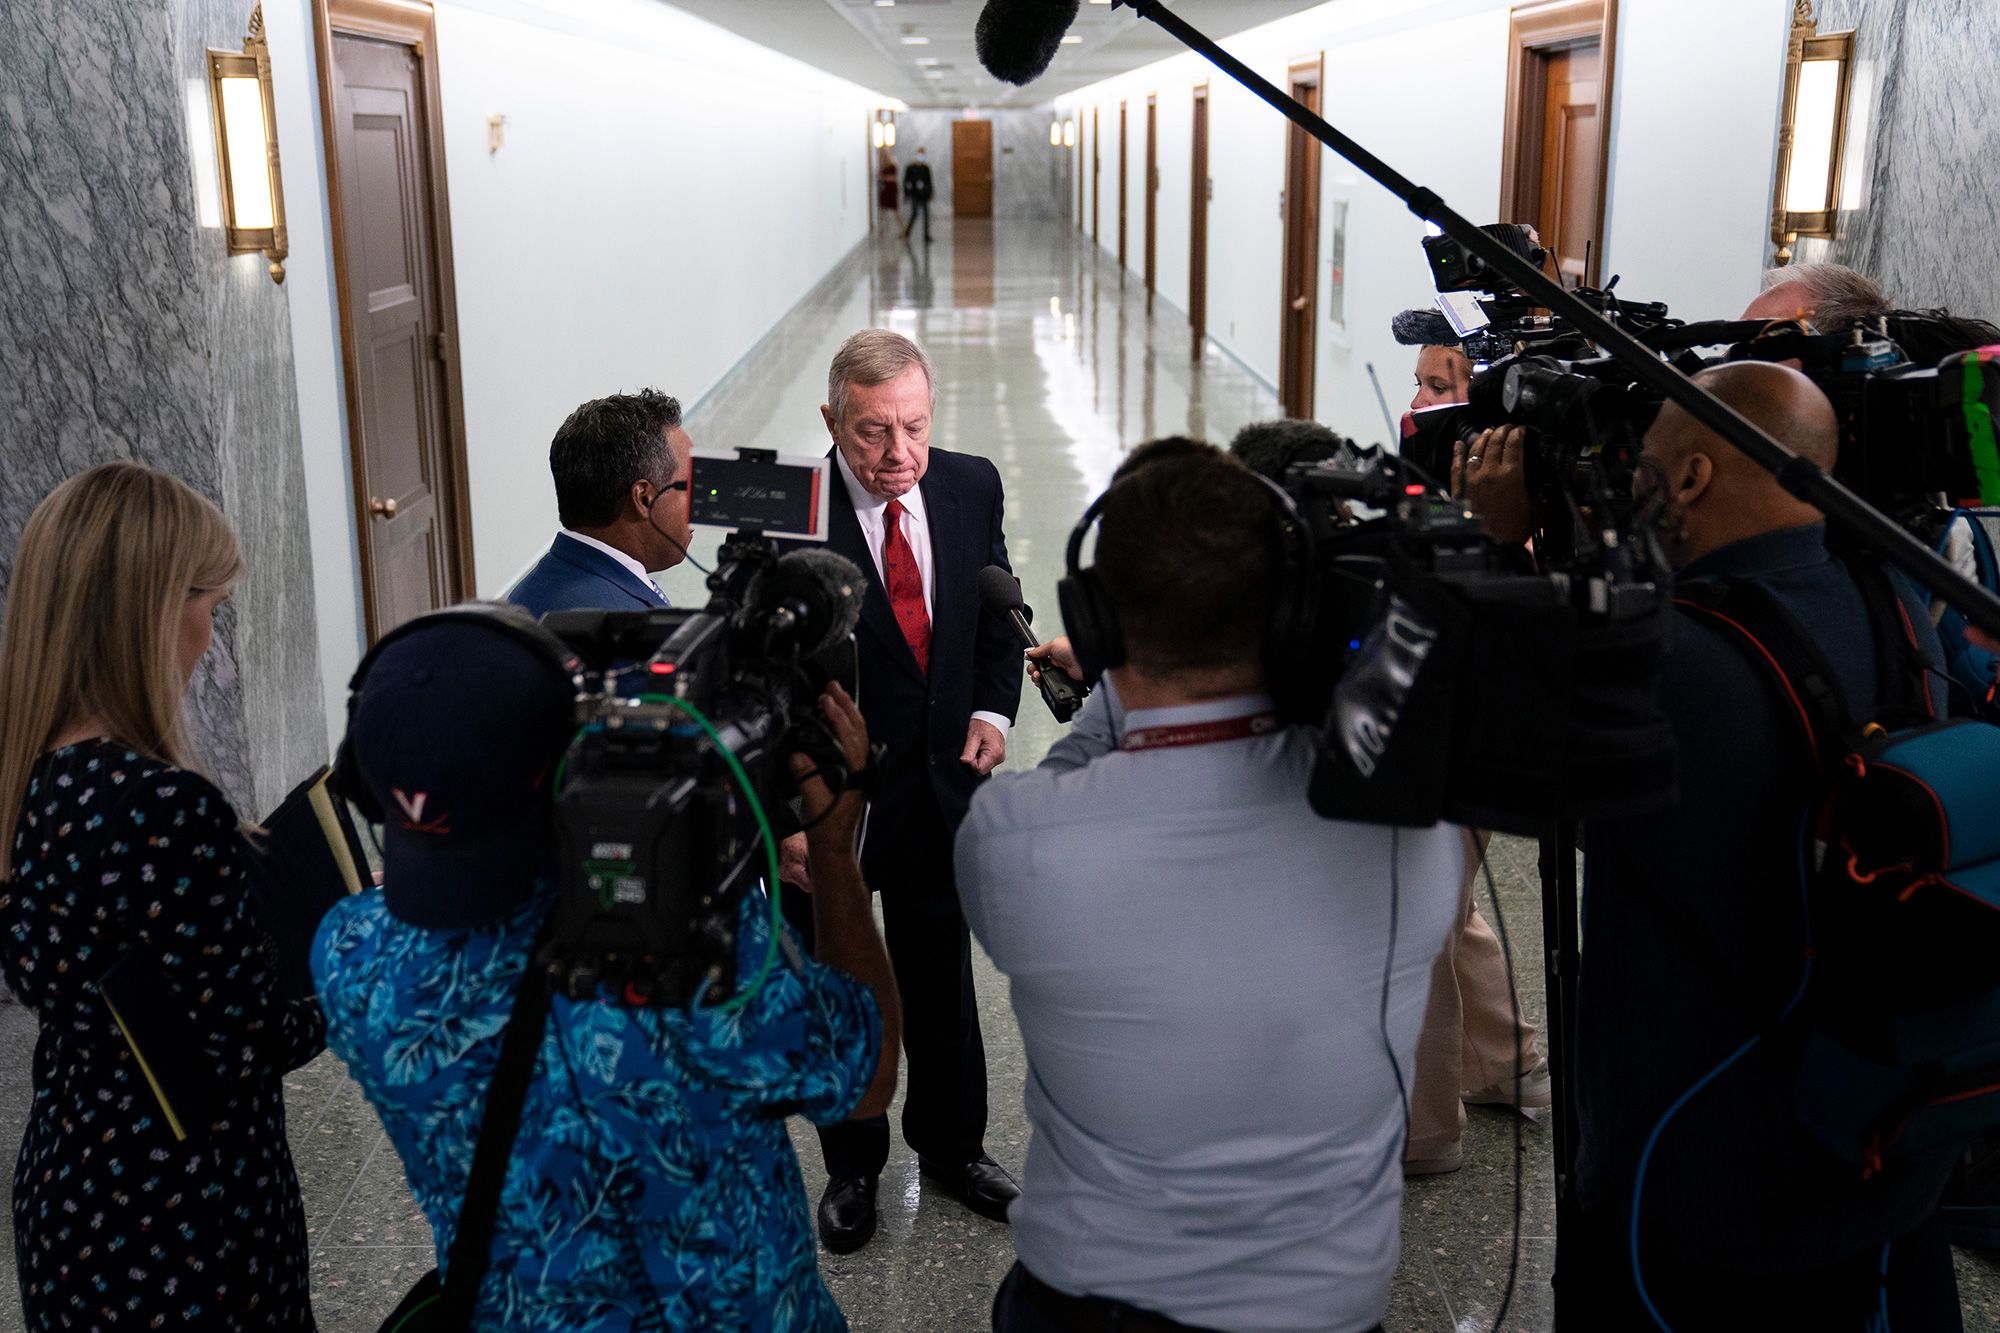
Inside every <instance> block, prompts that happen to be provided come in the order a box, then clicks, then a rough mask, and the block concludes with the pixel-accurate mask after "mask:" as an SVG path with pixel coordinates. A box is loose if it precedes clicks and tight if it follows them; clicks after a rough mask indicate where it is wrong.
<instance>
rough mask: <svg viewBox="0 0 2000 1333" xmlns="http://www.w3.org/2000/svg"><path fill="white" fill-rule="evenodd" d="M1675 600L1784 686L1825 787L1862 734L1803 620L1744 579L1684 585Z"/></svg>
mask: <svg viewBox="0 0 2000 1333" xmlns="http://www.w3.org/2000/svg"><path fill="white" fill-rule="evenodd" d="M1674 604H1675V605H1676V606H1678V607H1680V608H1681V609H1682V610H1683V611H1684V612H1686V613H1688V614H1689V615H1691V616H1692V617H1693V618H1694V619H1695V620H1698V621H1700V622H1701V623H1703V624H1706V625H1709V626H1711V627H1713V628H1715V629H1717V630H1719V631H1720V632H1721V633H1722V634H1723V636H1724V637H1725V638H1728V639H1730V640H1732V641H1733V642H1735V643H1736V644H1737V645H1738V646H1739V647H1741V648H1742V649H1743V650H1744V652H1745V653H1746V654H1747V655H1748V656H1749V657H1750V659H1751V661H1752V662H1753V663H1755V664H1756V666H1757V668H1758V669H1759V671H1761V672H1762V673H1763V674H1764V676H1765V677H1766V678H1767V679H1769V680H1770V681H1771V682H1772V684H1773V685H1774V686H1775V687H1776V688H1777V691H1778V697H1779V698H1780V699H1782V700H1783V701H1784V703H1785V706H1786V708H1785V711H1786V712H1787V713H1788V714H1789V716H1790V718H1791V720H1792V722H1793V723H1795V724H1796V725H1795V726H1794V727H1793V731H1792V734H1793V736H1794V737H1795V738H1796V740H1797V741H1798V756H1799V759H1800V761H1801V766H1802V767H1803V769H1804V771H1805V772H1807V773H1808V774H1810V775H1811V776H1812V778H1813V780H1814V782H1815V783H1817V784H1820V785H1822V786H1823V785H1824V783H1825V782H1826V780H1827V779H1828V778H1830V777H1831V776H1832V771H1833V769H1834V767H1835V766H1836V765H1837V764H1838V763H1839V762H1840V758H1841V756H1842V755H1843V754H1845V753H1846V752H1847V750H1848V749H1849V748H1851V746H1850V744H1849V741H1850V738H1851V737H1854V736H1855V735H1857V734H1858V733H1857V728H1856V727H1855V724H1854V719H1853V714H1852V713H1850V712H1849V711H1848V706H1847V694H1846V691H1845V690H1843V689H1842V688H1841V684H1840V678H1839V677H1838V676H1836V675H1834V673H1833V667H1832V666H1831V665H1830V664H1829V663H1828V662H1827V660H1826V654H1825V653H1823V652H1821V651H1820V647H1819V645H1818V644H1817V643H1815V642H1813V639H1812V636H1811V635H1809V634H1807V633H1806V631H1805V627H1804V626H1802V625H1800V624H1799V622H1798V618H1797V617H1796V616H1794V615H1793V614H1792V613H1791V612H1790V611H1787V610H1786V609H1785V607H1784V605H1783V604H1782V603H1780V602H1779V601H1778V599H1777V598H1776V597H1774V596H1772V595H1771V593H1770V592H1768V591H1766V590H1765V589H1764V588H1763V587H1762V586H1760V585H1758V584H1755V583H1750V582H1746V581H1744V580H1742V579H1720V578H1718V579H1695V580H1693V581H1691V582H1687V583H1683V584H1681V585H1680V586H1679V587H1678V588H1676V589H1675V590H1674Z"/></svg>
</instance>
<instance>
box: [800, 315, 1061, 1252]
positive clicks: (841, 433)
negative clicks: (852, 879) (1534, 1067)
mask: <svg viewBox="0 0 2000 1333" xmlns="http://www.w3.org/2000/svg"><path fill="white" fill-rule="evenodd" d="M936 407H937V377H936V375H935V373H934V372H933V370H932V367H931V361H930V357H929V356H927V355H926V354H925V353H924V350H923V349H922V348H921V347H919V346H917V344H916V343H914V342H911V341H910V340H909V339H908V338H905V337H903V336H902V335H901V334H898V333H892V332H890V331H888V330H886V329H868V330H865V331H863V332H861V333H857V334H855V335H854V336H853V337H851V338H849V339H848V340H847V341H846V342H845V343H843V344H842V345H841V348H840V350H839V352H838V353H837V354H836V355H835V356H834V359H833V365H832V367H831V368H830V369H829V370H828V372H827V402H826V405H825V406H823V407H822V408H821V409H820V414H821V416H822V418H823V419H824V422H825V425H826V429H827V432H828V434H830V435H831V436H832V437H833V448H832V450H831V451H830V452H831V456H832V458H833V461H834V467H835V471H836V474H837V477H838V480H837V481H836V483H835V484H834V487H833V497H832V504H831V509H830V514H829V518H828V532H829V538H828V542H827V549H829V550H832V551H837V552H839V553H840V554H841V555H844V556H846V557H847V558H848V559H850V560H852V561H854V563H855V564H857V565H859V566H860V567H861V568H862V569H863V570H865V571H867V573H868V591H867V594H866V596H865V598H864V600H863V604H862V613H861V624H860V627H859V629H858V630H857V631H856V634H855V640H856V645H857V650H858V652H859V654H860V680H861V697H860V700H859V702H860V705H861V711H862V713H863V714H864V715H865V716H866V717H867V719H868V732H869V735H871V736H873V737H874V738H875V739H876V740H877V741H879V742H881V743H882V744H883V745H884V746H886V747H887V751H888V753H887V757H886V758H885V759H884V760H883V762H882V763H881V765H880V766H879V768H878V770H877V773H876V778H875V783H874V786H873V789H872V791H871V792H870V810H869V817H868V830H867V838H866V841H865V842H864V844H863V846H862V850H861V865H862V869H863V870H864V871H865V872H866V874H867V877H868V883H869V886H870V887H871V888H873V889H874V890H876V891H877V892H878V893H880V894H881V895H882V919H883V923H884V926H885V929H886V933H887V935H888V940H889V956H890V958H891V960H893V962H894V963H895V966H896V985H897V987H898V989H899V990H900V991H901V992H902V996H903V1007H904V1014H905V1023H904V1028H903V1051H904V1055H905V1057H906V1058H907V1060H908V1063H909V1071H910V1075H909V1095H908V1097H907V1098H906V1100H905V1101H904V1104H903V1138H904V1140H905V1141H906V1142H908V1144H909V1145H910V1147H911V1148H912V1149H914V1150H915V1152H916V1154H917V1162H918V1165H919V1167H920V1168H921V1169H922V1171H923V1174H924V1175H925V1176H926V1177H927V1178H928V1179H929V1180H931V1181H932V1182H934V1183H935V1185H936V1186H938V1187H941V1188H942V1189H943V1190H944V1192H945V1193H946V1194H948V1195H950V1196H951V1197H952V1198H954V1199H957V1200H958V1201H960V1202H961V1203H963V1204H965V1206H966V1207H968V1208H970V1209H972V1210H973V1211H975V1212H977V1213H979V1214H981V1215H982V1216H984V1217H989V1218H991V1219H993V1220H994V1221H1005V1220H1006V1217H1007V1207H1008V1205H1009V1204H1010V1203H1012V1202H1013V1200H1014V1198H1015V1197H1016V1196H1017V1195H1018V1194H1019V1192H1020V1191H1019V1190H1018V1188H1017V1187H1016V1186H1015V1184H1014V1181H1013V1179H1012V1178H1011V1177H1010V1176H1009V1175H1008V1174H1007V1172H1006V1171H1005V1170H1003V1169H1002V1168H1001V1167H999V1166H998V1165H996V1164H995V1163H994V1161H993V1159H992V1158H991V1157H989V1156H987V1154H986V1147H985V1136H986V1048H985V1045H984V1043H983V1041H982V1040H981V1036H980V1031H979V1010H978V1004H977V1001H976V1000H975V998H974V996H973V989H972V945H971V940H970V937H969V936H968V935H967V934H966V928H965V918H964V917H963V916H962V915H961V914H960V911H959V906H958V887H957V883H956V880H955V879H954V877H953V873H952V858H951V843H952V835H953V834H955V833H956V832H957V831H958V825H959V822H960V821H961V820H963V819H964V818H965V807H966V804H967V803H968V802H969V801H970V800H971V799H972V794H973V792H975V791H976V790H978V788H979V784H980V783H982V782H983V781H985V780H986V775H987V774H989V773H991V772H992V771H993V769H994V768H995V767H997V766H998V765H999V763H1000V761H1001V760H1002V759H1003V758H1005V757H1006V753H1007V730H1008V728H1009V727H1010V726H1011V724H1012V722H1013V718H1014V711H1015V709H1016V707H1017V706H1018V705H1019V703H1020V697H1021V650H1020V648H1019V647H1018V646H1017V645H1016V643H1015V641H1014V639H1013V638H1012V636H1011V631H1009V629H1008V628H1007V626H1006V624H1005V623H1004V622H1003V621H1001V620H999V619H998V618H997V617H993V616H989V615H987V614H986V612H985V610H984V609H983V608H982V606H981V604H980V598H979V588H978V577H979V571H980V570H981V569H983V568H984V567H986V566H987V565H999V566H1001V567H1002V568H1006V567H1007V539H1006V535H1005V533H1004V531H1003V530H1002V523H1001V520H1002V516H1003V513H1004V500H1003V496H1002V493H1001V487H1000V474H999V471H998V470H997V469H995V468H994V466H993V464H992V463H990V462H988V461H987V460H986V459H984V458H976V457H973V456H971V455H967V454H954V453H947V452H946V451H944V450H942V449H934V448H932V447H931V445H930V436H931V420H932V414H933V412H934V411H935V410H936ZM789 841H790V842H791V843H792V850H791V853H790V854H789V855H788V856H787V857H786V858H785V860H786V865H787V867H788V868H787V870H786V872H785V875H784V878H785V879H786V880H787V881H788V882H792V883H799V884H800V885H801V887H805V888H813V887H816V886H814V885H812V884H811V883H810V876H809V875H805V874H804V871H805V870H806V867H804V866H802V865H801V864H800V861H799V858H798V856H797V839H796V838H794V839H791V840H789ZM802 877H803V878H802ZM786 902H787V903H788V904H790V905H793V906H794V907H796V906H798V905H800V903H801V895H799V894H787V895H786ZM795 924H797V925H800V926H802V927H803V926H805V925H806V924H808V923H806V922H803V921H796V920H795ZM820 1146H821V1147H822V1148H823V1149H824V1151H825V1155H826V1166H827V1175H828V1180H827V1185H826V1191H825V1194H824V1195H823V1196H822V1197H821V1199H820V1204H819V1229H820V1236H821V1238H822V1239H823V1240H825V1242H826V1244H827V1248H828V1249H830V1250H832V1251H834V1252H835V1253H836V1254H839V1253H846V1252H848V1251H851V1250H855V1249H858V1248H859V1247H860V1246H862V1245H864V1244H866V1243H867V1241H868V1238H869V1237H870V1236H871V1235H873V1234H874V1232H875V1226H876V1208H875V1196H876V1187H877V1184H878V1182H879V1180H880V1178H881V1175H882V1168H883V1166H884V1165H885V1164H886V1163H887V1162H888V1159H889V1121H888V1118H887V1117H886V1116H880V1117H876V1118H875V1119H873V1120H856V1121H850V1122H848V1123H846V1124H841V1125H834V1126H831V1127H828V1128H824V1129H822V1130H821V1131H820Z"/></svg>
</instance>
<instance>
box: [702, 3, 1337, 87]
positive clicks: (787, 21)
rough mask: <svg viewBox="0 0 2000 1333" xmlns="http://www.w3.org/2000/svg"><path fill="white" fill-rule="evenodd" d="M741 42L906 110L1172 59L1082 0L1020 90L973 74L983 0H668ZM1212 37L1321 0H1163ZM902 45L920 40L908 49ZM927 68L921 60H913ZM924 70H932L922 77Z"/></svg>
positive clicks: (1149, 28)
mask: <svg viewBox="0 0 2000 1333" xmlns="http://www.w3.org/2000/svg"><path fill="white" fill-rule="evenodd" d="M669 3H671V4H672V5H673V6H674V7H675V8H676V9H683V10H686V11H687V12H688V13H690V14H693V15H695V16H696V17H698V18H703V19H706V20H708V21H709V22H710V23H713V24H716V25H717V26H718V27H723V28H727V29H729V30H730V31H731V32H734V33H736V34H737V35H738V36H741V37H747V38H749V39H750V40H751V41H753V42H757V43H759V44H761V45H764V46H768V47H770V48H772V49H773V50H776V51H782V52H784V53H785V54H786V55H789V56H792V57H795V58H796V59H799V60H803V61H805V62H806V63H807V64H809V65H816V66H818V67H819V68H821V69H823V70H826V71H828V72H829V73H832V74H837V75H839V76H840V77H841V78H844V79H848V80H851V81H853V82H855V83H858V84H861V85H862V86H864V87H867V88H872V89H874V90H875V91H877V92H879V93H884V94H886V95H888V96H890V97H899V98H901V99H902V100H903V101H905V102H908V103H909V104H910V105H911V106H954V107H957V106H984V107H1002V106H1034V105H1038V104H1040V103H1043V102H1046V101H1048V100H1050V99H1051V98H1054V97H1058V96H1061V95H1062V94H1063V93H1066V92H1072V91H1074V90H1075V89H1078V88H1082V87H1086V86H1087V85H1089V84H1093V83H1096V82H1098V81H1099V80H1101V79H1108V78H1111V77H1112V76H1113V75H1117V74H1123V73H1125V72H1126V71H1127V70H1132V69H1137V68H1139V67H1140V66H1141V65H1150V64H1152V63H1153V62H1154V61H1156V60H1164V59H1166V58H1167V57H1168V56H1172V55H1178V54H1180V52H1181V51H1182V50H1184V49H1185V48H1183V47H1182V46H1181V45H1180V43H1179V42H1177V41H1175V40H1174V39H1173V38H1172V37H1170V36H1168V35H1167V34H1166V33H1165V32H1164V31H1162V30H1161V29H1160V28H1159V26H1158V25H1156V24H1153V23H1149V22H1147V21H1146V20H1144V19H1142V18H1140V17H1139V16H1138V15H1136V14H1134V13H1133V12H1132V11H1131V10H1129V9H1125V8H1123V7H1120V8H1116V9H1114V8H1113V7H1112V6H1111V5H1109V4H1104V3H1098V0H1084V3H1083V6H1082V8H1081V10H1080V12H1079V13H1078V15H1077V20H1076V23H1075V25H1074V26H1072V27H1071V28H1070V36H1072V37H1080V38H1081V39H1082V40H1081V41H1080V42H1078V43H1075V44H1073V45H1070V46H1065V47H1064V48H1063V49H1062V50H1061V52H1060V53H1058V54H1057V56H1056V60H1055V64H1054V65H1053V66H1051V67H1050V69H1049V72H1048V73H1047V74H1045V75H1043V76H1042V77H1041V78H1040V79H1038V80H1037V81H1035V82H1034V83H1031V84H1029V85H1028V86H1027V87H1025V88H1016V87H1014V86H1013V85H1012V84H1006V83H1002V82H1000V81H999V80H998V79H996V78H994V77H993V76H992V75H990V74H988V73H987V72H986V71H985V70H983V69H981V68H980V67H979V57H978V54H977V53H976V52H975V51H974V49H973V43H972V32H973V25H974V24H975V23H976V22H977V21H978V19H979V11H980V10H981V9H982V8H984V0H890V3H886V4H885V3H883V2H882V0H669ZM1169 3H1170V5H1171V7H1172V9H1173V10H1174V12H1175V13H1176V14H1179V15H1180V16H1181V17H1182V18H1184V19H1186V20H1187V21H1188V22H1190V23H1192V24H1194V26H1195V27H1197V28H1200V29H1202V30H1203V31H1205V32H1207V33H1208V34H1209V35H1210V36H1212V37H1228V36H1232V35H1234V34H1236V33H1239V32H1242V31H1244V30H1245V29H1247V28H1254V27H1256V26H1258V25H1259V24H1263V23H1269V22H1271V21H1272V20H1273V19H1278V18H1283V17H1284V16H1285V15H1287V14H1295V13H1297V12H1298V11H1300V10H1302V9H1310V8H1312V7H1313V6H1314V5H1315V4H1320V3H1323V0H1169ZM906 38H927V39H929V40H928V41H926V42H906V41H905V39H906ZM920 61H921V62H925V63H919V62H920ZM926 70H933V71H935V73H934V74H926V73H925V71H926Z"/></svg>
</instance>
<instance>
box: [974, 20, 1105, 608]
mask: <svg viewBox="0 0 2000 1333" xmlns="http://www.w3.org/2000/svg"><path fill="white" fill-rule="evenodd" d="M1078 3H1079V0H986V8H985V9H983V10H981V11H980V13H979V25H978V27H976V28H975V29H974V30H973V44H974V46H975V47H976V48H977V49H978V51H979V63H980V64H982V65H984V66H986V72H987V73H988V74H991V75H992V76H993V77H994V78H996V79H1000V80H1002V81H1003V82H1006V83H1011V84H1014V85H1016V86H1017V87H1018V86H1022V85H1025V84H1030V83H1033V82H1034V81H1035V80H1036V79H1039V78H1041V77H1042V75H1043V74H1044V73H1046V72H1047V70H1048V68H1049V64H1050V62H1052V61H1053V60H1054V59H1055V58H1056V52H1057V51H1058V50H1060V49H1061V48H1062V39H1063V34H1064V33H1066V32H1068V31H1069V25H1070V24H1072V23H1074V22H1076V11H1077V6H1078ZM1017 599H1018V594H1017Z"/></svg>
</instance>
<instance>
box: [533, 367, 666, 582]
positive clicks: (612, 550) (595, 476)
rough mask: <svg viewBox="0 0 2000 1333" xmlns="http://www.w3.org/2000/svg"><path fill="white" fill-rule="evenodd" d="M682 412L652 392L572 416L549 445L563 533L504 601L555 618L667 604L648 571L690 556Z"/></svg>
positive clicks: (603, 402)
mask: <svg viewBox="0 0 2000 1333" xmlns="http://www.w3.org/2000/svg"><path fill="white" fill-rule="evenodd" d="M693 449H694V442H693V441H692V440H690V439H689V438H688V433H687V432H686V431H685V430H683V429H681V405H680V401H679V400H678V399H676V398H670V397H668V396H667V395H666V394H663V393H660V392H658V391H657V390H653V389H641V390H640V391H639V392H637V393H630V394H627V393H620V394H613V395H611V397H609V398H598V399H593V400H592V401H590V402H588V403H585V404H584V405H583V406H582V407H579V408H577V409H576V411H574V412H572V413H570V414H569V420H567V421H565V422H563V424H562V429H560V430H558V431H557V432H556V437H555V440H554V441H553V442H552V443H551V444H550V445H549V471H550V473H552V474H553V475H554V477H555V483H556V513H557V514H558V516H559V517H560V518H561V520H562V531H561V532H558V533H557V534H556V539H555V542H554V543H553V544H552V545H551V546H550V547H549V550H548V554H546V555H544V556H543V557H542V558H541V559H540V560H538V561H536V562H535V567H534V568H533V569H531V570H529V571H528V572H527V573H526V574H524V575H522V577H521V581H520V582H519V583H516V584H515V585H514V586H513V588H512V589H511V590H509V591H508V593H507V600H508V601H510V602H512V603H513V604H514V605H516V606H519V607H522V608H525V609H526V610H527V611H528V612H530V613H531V614H533V615H537V616H539V615H545V614H547V613H548V612H550V611H643V610H648V609H650V608H652V607H656V606H665V605H666V604H667V598H666V595H665V594H664V593H662V592H661V591H660V589H659V586H658V585H657V584H655V583H654V582H653V580H652V578H651V576H650V575H649V574H648V572H647V571H649V570H655V569H669V568H672V567H673V566H674V565H677V564H679V563H680V562H681V560H682V559H683V558H684V557H685V556H686V555H687V548H688V543H689V542H690V541H691V540H692V539H693V530H692V527H691V525H690V523H689V521H688V494H687V488H688V483H687V478H688V455H689V453H690V452H691V451H692V450H693Z"/></svg>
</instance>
